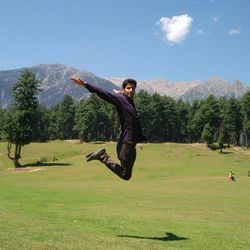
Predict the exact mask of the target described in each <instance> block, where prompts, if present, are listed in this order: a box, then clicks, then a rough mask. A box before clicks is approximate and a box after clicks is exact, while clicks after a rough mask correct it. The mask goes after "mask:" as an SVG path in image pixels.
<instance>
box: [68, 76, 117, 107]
mask: <svg viewBox="0 0 250 250" xmlns="http://www.w3.org/2000/svg"><path fill="white" fill-rule="evenodd" d="M70 80H71V81H73V82H74V83H75V84H77V85H80V86H83V87H86V88H87V89H88V91H89V92H92V93H96V94H97V95H98V96H99V97H100V98H102V99H103V100H105V101H107V102H109V103H111V104H114V105H117V104H118V103H119V98H118V97H117V95H114V94H112V93H110V92H108V91H107V90H105V89H102V88H100V87H97V86H94V85H92V84H89V83H88V82H86V81H84V80H82V79H80V78H77V77H71V78H70Z"/></svg>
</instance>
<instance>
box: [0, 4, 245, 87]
mask: <svg viewBox="0 0 250 250" xmlns="http://www.w3.org/2000/svg"><path fill="white" fill-rule="evenodd" d="M0 3H1V5H0V6H1V7H0V57H1V60H0V70H6V69H16V68H21V67H29V66H33V65H36V64H40V63H46V64H49V63H61V64H65V65H68V66H72V67H76V68H79V69H81V70H87V71H91V72H93V73H94V74H96V75H97V76H100V77H108V76H123V77H133V78H135V79H140V80H144V79H166V80H173V81H189V80H198V79H199V80H207V79H208V78H210V77H212V76H220V77H223V78H224V79H226V80H228V81H231V82H233V81H234V80H241V81H242V82H243V83H245V84H248V85H250V63H249V60H250V1H248V0H145V1H143V0H2V1H1V2H0Z"/></svg>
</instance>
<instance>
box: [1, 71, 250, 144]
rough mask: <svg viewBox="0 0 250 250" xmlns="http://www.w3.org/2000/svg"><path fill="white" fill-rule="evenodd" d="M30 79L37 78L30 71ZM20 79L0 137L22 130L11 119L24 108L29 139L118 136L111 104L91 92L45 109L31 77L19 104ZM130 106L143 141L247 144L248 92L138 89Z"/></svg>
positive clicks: (249, 128)
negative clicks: (189, 98) (188, 98)
mask: <svg viewBox="0 0 250 250" xmlns="http://www.w3.org/2000/svg"><path fill="white" fill-rule="evenodd" d="M27 73H28V72H26V74H27ZM30 77H31V78H32V77H33V78H32V79H33V81H37V80H36V79H35V76H34V75H32V74H31V76H30ZM25 81H26V82H27V79H26V80H25V78H24V79H21V80H20V81H19V91H17V90H18V88H17V86H15V87H14V89H13V93H14V94H13V95H14V96H15V100H16V103H15V104H13V105H12V106H11V107H9V108H8V109H0V139H1V140H6V141H11V140H10V134H11V136H13V134H15V133H16V131H17V130H18V131H19V132H18V133H23V131H24V130H25V129H26V128H25V126H26V125H25V122H23V123H20V124H17V121H16V120H17V119H16V117H17V116H19V117H20V113H22V112H23V113H25V112H26V113H27V110H29V111H30V112H31V113H32V117H29V116H27V117H26V118H25V117H23V118H22V119H23V120H25V119H26V121H29V123H30V122H31V121H32V124H33V125H32V129H30V130H29V131H28V130H27V132H29V136H31V137H32V138H29V140H30V141H36V142H43V141H47V140H55V139H62V140H64V139H79V140H80V141H110V140H116V139H117V138H118V136H119V129H120V128H119V121H118V116H117V114H116V109H115V107H114V106H112V105H110V104H109V103H106V102H105V101H103V100H101V99H100V98H98V97H97V96H96V95H95V94H91V95H90V97H88V98H86V99H84V100H81V101H80V102H78V103H77V102H74V100H73V99H72V97H71V96H68V95H66V96H65V97H64V99H63V100H62V102H61V103H59V104H57V105H56V106H53V107H45V106H42V105H41V104H39V103H38V101H37V95H38V93H39V88H38V86H39V81H37V82H36V84H37V85H36V87H35V89H34V93H33V96H32V98H31V101H29V102H28V103H26V104H25V105H26V107H25V106H24V107H23V108H21V107H22V105H24V104H20V103H21V102H22V101H23V102H27V100H26V99H27V95H28V94H29V91H28V90H27V89H26V92H27V93H22V94H21V93H20V89H21V88H22V87H24V86H25V84H24V85H22V83H25ZM20 84H21V85H20ZM18 98H19V99H18ZM22 98H23V99H22ZM25 98H26V99H25ZM25 100H26V101H25ZM34 101H35V102H34ZM18 102H19V104H18ZM135 104H136V108H137V112H138V116H139V118H140V121H141V123H142V127H143V132H144V134H145V135H146V137H147V138H148V140H149V142H166V141H168V142H182V143H192V142H206V143H207V144H208V145H210V146H212V145H214V144H215V143H216V144H217V145H219V146H223V145H230V144H231V145H241V146H247V147H248V146H249V138H250V92H247V93H246V94H245V95H244V96H243V97H242V98H241V99H236V98H234V97H232V98H230V99H226V98H219V99H218V98H215V97H214V96H213V95H211V96H209V97H208V98H206V99H204V100H199V101H195V102H193V103H191V104H190V103H186V102H183V101H181V100H179V101H175V100H174V99H173V98H170V97H168V96H161V95H159V94H157V93H155V94H153V95H152V94H148V93H147V92H145V91H140V92H138V93H137V94H136V96H135ZM32 105H33V106H32ZM23 113H22V114H23ZM18 114H19V115H18ZM16 137H18V135H16ZM14 141H15V140H13V142H14ZM23 144H25V143H23Z"/></svg>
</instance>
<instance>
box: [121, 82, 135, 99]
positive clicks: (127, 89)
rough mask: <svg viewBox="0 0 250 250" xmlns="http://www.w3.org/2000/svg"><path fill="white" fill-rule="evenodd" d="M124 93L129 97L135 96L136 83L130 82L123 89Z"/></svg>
mask: <svg viewBox="0 0 250 250" xmlns="http://www.w3.org/2000/svg"><path fill="white" fill-rule="evenodd" d="M122 93H123V94H124V95H126V96H127V97H129V98H133V96H134V94H135V85H134V84H130V83H128V84H127V85H126V87H125V88H124V89H122Z"/></svg>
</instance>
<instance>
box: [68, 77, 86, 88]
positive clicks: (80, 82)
mask: <svg viewBox="0 0 250 250" xmlns="http://www.w3.org/2000/svg"><path fill="white" fill-rule="evenodd" d="M70 80H71V81H73V82H74V83H75V84H78V85H80V86H83V87H85V86H86V84H87V82H85V81H83V80H81V79H80V78H75V77H70Z"/></svg>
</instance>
